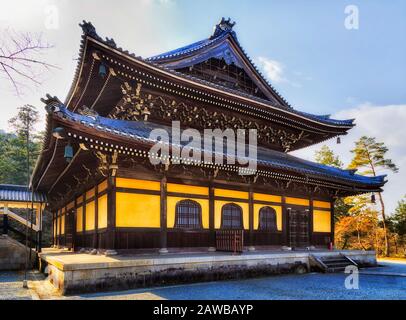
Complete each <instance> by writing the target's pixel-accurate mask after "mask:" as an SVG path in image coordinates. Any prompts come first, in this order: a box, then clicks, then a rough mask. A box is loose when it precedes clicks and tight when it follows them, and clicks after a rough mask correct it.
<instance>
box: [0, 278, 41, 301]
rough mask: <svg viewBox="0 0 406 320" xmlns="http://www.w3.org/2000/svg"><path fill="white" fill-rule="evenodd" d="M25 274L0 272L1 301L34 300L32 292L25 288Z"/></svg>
mask: <svg viewBox="0 0 406 320" xmlns="http://www.w3.org/2000/svg"><path fill="white" fill-rule="evenodd" d="M23 279H24V272H15V271H1V272H0V300H32V299H33V295H32V292H31V290H29V289H24V288H23V282H22V281H23Z"/></svg>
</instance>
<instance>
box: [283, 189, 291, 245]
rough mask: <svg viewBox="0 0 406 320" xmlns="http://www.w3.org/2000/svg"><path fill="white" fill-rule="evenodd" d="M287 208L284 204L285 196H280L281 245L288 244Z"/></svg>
mask: <svg viewBox="0 0 406 320" xmlns="http://www.w3.org/2000/svg"><path fill="white" fill-rule="evenodd" d="M288 219H289V216H288V209H287V206H286V197H285V196H282V245H284V246H288V245H289V243H288V227H289V223H288Z"/></svg>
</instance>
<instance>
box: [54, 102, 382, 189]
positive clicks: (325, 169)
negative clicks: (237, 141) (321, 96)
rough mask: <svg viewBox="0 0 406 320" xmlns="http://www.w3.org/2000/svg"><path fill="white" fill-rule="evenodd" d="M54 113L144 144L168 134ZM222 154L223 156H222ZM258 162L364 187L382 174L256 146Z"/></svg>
mask: <svg viewBox="0 0 406 320" xmlns="http://www.w3.org/2000/svg"><path fill="white" fill-rule="evenodd" d="M56 115H58V116H59V117H62V118H66V119H69V120H70V121H74V122H78V123H81V124H82V125H84V126H87V127H91V128H94V129H96V130H99V131H103V132H108V133H110V134H113V135H117V136H121V137H127V138H130V139H134V141H138V142H143V143H155V142H156V141H155V140H151V139H150V138H149V136H150V132H151V131H152V130H153V129H164V130H166V131H167V132H168V133H170V132H171V128H169V127H167V126H163V125H158V124H155V123H151V122H142V121H125V120H115V119H109V118H104V117H100V116H98V117H97V118H96V119H95V118H93V117H89V116H84V115H80V114H77V113H74V112H71V111H69V110H67V109H66V108H65V107H64V106H63V105H60V106H59V107H58V108H57V109H56ZM224 156H225V155H224ZM257 158H258V159H257V161H258V164H259V165H263V166H265V167H270V168H274V169H280V170H288V171H292V172H295V173H299V174H303V175H306V176H309V177H318V178H324V179H326V180H338V181H340V182H342V183H346V184H361V185H365V186H376V187H381V186H382V185H383V184H384V183H385V181H384V178H385V176H377V177H366V176H362V175H357V174H354V173H353V172H352V171H349V170H342V169H338V168H334V167H330V166H326V165H322V164H318V163H315V162H311V161H307V160H303V159H300V158H297V157H295V156H292V155H289V154H287V153H283V152H279V151H275V150H270V149H266V148H263V147H258V154H257Z"/></svg>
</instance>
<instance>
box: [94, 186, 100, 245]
mask: <svg viewBox="0 0 406 320" xmlns="http://www.w3.org/2000/svg"><path fill="white" fill-rule="evenodd" d="M97 189H98V188H97V184H96V185H95V187H94V235H93V248H98V247H99V245H98V242H99V239H98V238H99V234H98V228H99V201H98V197H99V193H98V190H97Z"/></svg>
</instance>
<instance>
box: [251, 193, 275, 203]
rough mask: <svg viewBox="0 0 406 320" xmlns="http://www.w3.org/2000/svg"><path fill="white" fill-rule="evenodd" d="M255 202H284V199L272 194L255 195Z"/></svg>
mask: <svg viewBox="0 0 406 320" xmlns="http://www.w3.org/2000/svg"><path fill="white" fill-rule="evenodd" d="M254 201H268V202H282V197H281V196H275V195H272V194H265V193H254Z"/></svg>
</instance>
